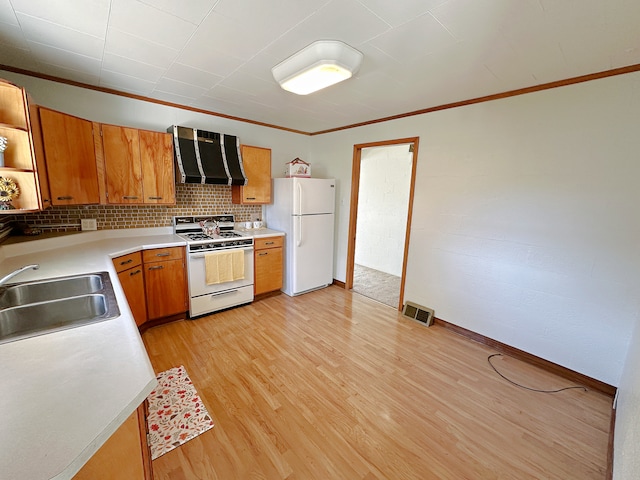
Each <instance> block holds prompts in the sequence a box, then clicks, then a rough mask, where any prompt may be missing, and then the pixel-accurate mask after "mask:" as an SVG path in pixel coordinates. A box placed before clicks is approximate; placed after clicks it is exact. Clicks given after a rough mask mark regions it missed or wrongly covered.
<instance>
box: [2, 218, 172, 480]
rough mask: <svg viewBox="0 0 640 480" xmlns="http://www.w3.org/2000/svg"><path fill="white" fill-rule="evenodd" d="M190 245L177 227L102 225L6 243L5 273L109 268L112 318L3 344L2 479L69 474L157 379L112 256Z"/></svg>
mask: <svg viewBox="0 0 640 480" xmlns="http://www.w3.org/2000/svg"><path fill="white" fill-rule="evenodd" d="M182 245H185V241H184V240H182V239H181V238H180V237H178V236H176V235H173V233H172V229H171V227H166V228H164V227H162V228H148V229H129V230H100V231H97V232H83V233H79V234H77V235H69V236H63V237H56V238H50V239H43V240H34V241H30V242H23V243H16V244H11V245H5V246H2V247H0V262H1V263H0V276H4V275H6V274H8V273H9V272H11V271H13V270H15V269H17V268H19V267H21V266H23V265H27V264H32V263H38V264H40V269H39V270H28V271H25V272H23V273H21V274H20V275H18V276H17V277H15V279H12V280H11V282H12V283H13V282H14V281H15V282H23V281H28V280H38V279H43V278H50V277H60V276H65V275H74V274H80V273H90V272H98V271H107V272H109V275H110V277H111V280H112V284H113V288H114V291H115V294H116V298H117V301H118V306H119V309H120V316H119V317H117V318H114V319H111V320H105V321H102V322H98V323H93V324H89V325H84V326H81V327H76V328H71V329H68V330H62V331H58V332H54V333H50V334H46V335H41V336H36V337H31V338H27V339H23V340H19V341H15V342H10V343H5V344H2V345H0V364H1V365H2V369H1V370H0V390H1V391H2V395H0V425H2V429H1V431H0V472H2V474H1V476H2V478H3V479H4V480H14V479H16V480H17V479H20V480H23V479H30V480H39V479H69V478H72V477H73V476H74V475H75V473H76V472H77V471H78V470H79V469H80V468H81V467H82V466H83V465H84V464H85V463H86V462H87V461H88V460H89V459H90V458H91V457H92V456H93V455H94V453H95V452H96V451H97V450H98V449H99V448H100V446H101V445H102V444H103V443H104V442H105V441H106V440H107V439H108V438H109V437H110V436H111V435H112V434H113V433H114V432H115V431H116V430H117V429H118V427H120V425H121V424H122V423H123V422H124V420H126V419H127V417H129V415H131V413H132V412H133V411H135V410H136V408H137V407H138V406H139V405H140V404H141V403H142V402H143V401H144V400H145V398H146V397H147V395H148V394H149V393H150V392H151V391H152V390H153V388H154V387H155V385H156V379H155V373H154V371H153V368H152V367H151V363H150V362H149V358H148V356H147V353H146V350H145V347H144V344H143V343H142V339H141V337H140V334H139V333H138V329H137V327H136V324H135V322H134V321H133V318H132V315H131V311H130V309H129V306H128V304H127V301H126V298H125V296H124V292H123V290H122V288H121V286H120V283H119V282H118V281H117V274H116V272H115V269H114V267H113V263H112V261H111V258H112V257H115V256H119V255H123V254H126V253H130V252H133V251H136V250H140V249H143V250H144V249H151V248H161V247H172V246H182Z"/></svg>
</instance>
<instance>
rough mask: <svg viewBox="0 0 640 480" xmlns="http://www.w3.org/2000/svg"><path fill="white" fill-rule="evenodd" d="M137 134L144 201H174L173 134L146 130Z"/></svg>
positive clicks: (164, 202) (168, 202) (172, 202)
mask: <svg viewBox="0 0 640 480" xmlns="http://www.w3.org/2000/svg"><path fill="white" fill-rule="evenodd" d="M139 136H140V160H141V162H142V191H143V194H144V203H159V204H174V203H176V187H175V183H176V180H175V170H174V166H173V136H172V135H171V134H170V133H161V132H150V131H148V130H140V131H139Z"/></svg>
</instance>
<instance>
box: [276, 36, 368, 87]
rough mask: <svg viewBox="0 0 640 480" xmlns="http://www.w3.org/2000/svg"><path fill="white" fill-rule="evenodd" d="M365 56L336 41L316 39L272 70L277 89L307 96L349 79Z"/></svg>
mask: <svg viewBox="0 0 640 480" xmlns="http://www.w3.org/2000/svg"><path fill="white" fill-rule="evenodd" d="M363 57H364V55H362V53H360V52H359V51H358V50H356V49H355V48H353V47H350V46H349V45H347V44H346V43H343V42H340V41H338V40H318V41H317V42H313V43H312V44H310V45H307V46H306V47H304V48H303V49H302V50H300V51H299V52H297V53H294V54H293V55H291V56H290V57H289V58H287V59H286V60H283V61H282V62H280V63H279V64H278V65H276V66H275V67H273V68H272V69H271V73H273V78H275V79H276V81H277V82H278V83H279V84H280V86H281V87H282V88H283V89H285V90H287V91H289V92H293V93H297V94H298V95H308V94H309V93H313V92H317V91H318V90H322V89H323V88H326V87H328V86H330V85H334V84H336V83H338V82H342V81H343V80H347V79H348V78H351V77H352V76H353V75H354V74H355V73H356V72H357V71H358V69H359V68H360V64H361V63H362V58H363Z"/></svg>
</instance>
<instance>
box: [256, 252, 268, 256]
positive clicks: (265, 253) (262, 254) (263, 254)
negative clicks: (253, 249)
mask: <svg viewBox="0 0 640 480" xmlns="http://www.w3.org/2000/svg"><path fill="white" fill-rule="evenodd" d="M265 255H269V253H267V252H264V253H259V254H258V256H259V257H264V256H265Z"/></svg>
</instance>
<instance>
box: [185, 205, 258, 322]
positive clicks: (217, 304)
mask: <svg viewBox="0 0 640 480" xmlns="http://www.w3.org/2000/svg"><path fill="white" fill-rule="evenodd" d="M204 222H207V223H206V224H205V225H214V226H215V225H217V229H218V230H219V231H218V232H215V230H216V229H215V228H213V230H214V231H212V232H211V233H210V234H205V233H204V232H203V228H202V226H201V224H203V223H204ZM234 224H235V219H234V216H233V215H206V216H192V217H174V218H173V229H174V232H175V233H176V234H177V235H179V236H181V237H182V238H184V239H185V240H186V241H187V256H188V262H187V272H188V280H189V316H190V317H191V318H193V317H198V316H200V315H205V314H208V313H213V312H216V311H218V310H223V309H225V308H230V307H235V306H237V305H242V304H245V303H250V302H252V301H253V237H252V236H251V235H248V234H246V233H243V232H238V231H236V230H234V229H233V228H234ZM233 250H242V252H243V253H244V255H243V256H242V257H243V259H244V262H243V264H244V276H243V278H241V279H237V280H230V281H224V282H220V283H209V284H208V283H207V275H206V273H207V266H206V263H207V262H206V261H205V257H207V256H209V255H212V256H213V255H216V254H218V253H219V252H231V251H233ZM209 268H211V267H209Z"/></svg>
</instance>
